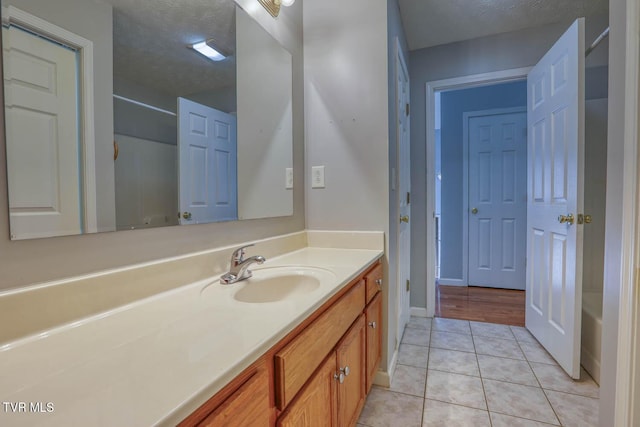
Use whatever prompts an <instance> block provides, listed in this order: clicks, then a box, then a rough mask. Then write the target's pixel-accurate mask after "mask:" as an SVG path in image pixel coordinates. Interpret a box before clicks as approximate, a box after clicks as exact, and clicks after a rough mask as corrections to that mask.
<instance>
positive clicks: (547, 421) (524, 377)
mask: <svg viewBox="0 0 640 427" xmlns="http://www.w3.org/2000/svg"><path fill="white" fill-rule="evenodd" d="M598 398H599V387H598V385H597V384H596V383H595V382H594V381H593V379H592V378H591V377H590V376H589V374H587V372H585V371H584V370H583V371H582V375H581V380H580V381H574V380H572V379H571V378H569V376H567V375H566V374H565V373H564V371H563V370H562V369H561V368H560V367H559V366H558V365H557V364H556V362H555V361H554V360H553V358H551V356H549V355H548V354H547V352H546V351H545V350H544V349H543V348H542V347H541V346H540V344H538V342H537V341H536V340H535V338H533V336H532V335H531V334H530V333H529V332H528V331H527V330H526V329H524V328H521V327H515V326H505V325H496V324H491V323H481V322H469V321H466V320H454V319H441V318H435V319H425V318H417V317H412V318H411V320H410V322H409V324H408V325H407V328H406V329H405V331H404V336H403V337H402V342H401V344H400V350H399V354H398V365H397V368H396V372H395V375H394V377H393V382H392V384H391V387H389V388H383V387H378V386H374V387H373V388H372V390H371V393H370V394H369V396H368V398H367V401H366V403H365V406H364V409H363V410H362V414H361V416H360V420H359V421H358V426H361V427H364V426H367V427H382V426H394V427H395V426H403V427H413V426H415V427H458V426H460V427H467V426H469V427H484V426H488V427H519V426H523V427H536V426H540V427H544V426H567V427H572V426H577V427H578V426H579V427H589V426H597V424H598Z"/></svg>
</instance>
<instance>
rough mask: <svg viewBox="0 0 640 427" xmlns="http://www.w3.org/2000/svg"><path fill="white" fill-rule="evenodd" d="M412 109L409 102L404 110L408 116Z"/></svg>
mask: <svg viewBox="0 0 640 427" xmlns="http://www.w3.org/2000/svg"><path fill="white" fill-rule="evenodd" d="M410 110H411V108H410V107H409V104H405V109H404V111H405V114H406V115H407V116H408V115H409V112H410Z"/></svg>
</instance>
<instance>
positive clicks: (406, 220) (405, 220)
mask: <svg viewBox="0 0 640 427" xmlns="http://www.w3.org/2000/svg"><path fill="white" fill-rule="evenodd" d="M400 222H407V223H408V222H409V215H402V216H401V217H400Z"/></svg>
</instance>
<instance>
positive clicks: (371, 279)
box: [364, 264, 382, 303]
mask: <svg viewBox="0 0 640 427" xmlns="http://www.w3.org/2000/svg"><path fill="white" fill-rule="evenodd" d="M364 281H365V283H366V286H367V303H369V301H371V300H372V299H373V297H374V296H376V294H377V293H378V292H380V291H381V290H382V264H378V265H377V266H376V267H375V268H374V269H373V270H371V271H370V272H369V273H368V274H367V275H366V276H365V277H364Z"/></svg>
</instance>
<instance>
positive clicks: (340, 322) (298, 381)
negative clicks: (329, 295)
mask: <svg viewBox="0 0 640 427" xmlns="http://www.w3.org/2000/svg"><path fill="white" fill-rule="evenodd" d="M364 293H365V287H364V282H363V281H360V282H358V283H357V284H356V285H355V286H353V287H352V288H351V289H350V290H349V291H348V292H347V293H346V294H345V295H344V296H343V297H342V298H340V299H339V300H338V301H337V302H336V303H335V304H333V305H332V306H331V307H330V308H328V309H327V310H326V311H325V312H324V313H323V314H322V315H321V316H320V317H318V319H316V320H315V321H314V322H313V323H312V324H310V325H309V326H308V327H307V328H305V330H304V331H303V332H302V333H300V334H299V335H298V336H297V337H296V338H295V339H294V340H292V341H291V342H290V343H289V344H288V345H287V346H285V347H284V348H283V349H282V350H281V351H279V352H278V353H277V354H276V356H275V369H276V372H275V387H276V404H277V406H278V409H280V410H282V409H284V408H285V407H286V406H287V405H288V404H289V402H291V400H292V399H293V397H294V396H295V395H296V393H298V391H300V389H301V388H302V386H303V385H304V384H305V383H306V382H307V381H308V379H309V378H310V377H311V374H313V371H315V370H316V368H317V367H318V366H319V365H320V362H322V360H323V359H324V358H325V357H326V356H327V354H328V353H329V351H331V349H333V347H334V346H335V345H336V344H337V343H338V341H340V339H341V338H342V336H343V335H344V334H345V332H346V331H347V330H348V329H349V327H350V326H351V324H352V323H353V322H354V321H355V319H356V318H357V317H358V315H360V314H362V310H363V309H364V298H365V296H364Z"/></svg>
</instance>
